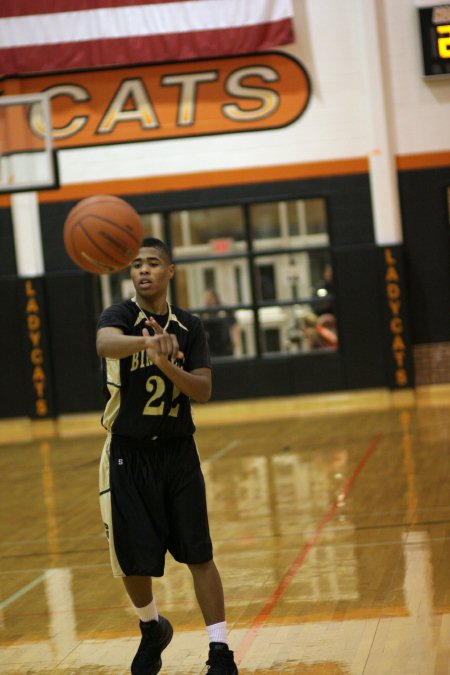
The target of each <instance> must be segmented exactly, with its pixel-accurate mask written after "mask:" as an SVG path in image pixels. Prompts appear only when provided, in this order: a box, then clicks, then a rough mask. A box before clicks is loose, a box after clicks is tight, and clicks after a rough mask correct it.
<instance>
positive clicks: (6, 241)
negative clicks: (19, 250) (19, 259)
mask: <svg viewBox="0 0 450 675" xmlns="http://www.w3.org/2000/svg"><path fill="white" fill-rule="evenodd" d="M10 274H11V275H12V274H16V249H15V246H14V234H13V226H12V220H11V211H10V210H9V209H0V276H2V277H3V276H8V275H10Z"/></svg>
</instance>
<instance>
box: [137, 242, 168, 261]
mask: <svg viewBox="0 0 450 675" xmlns="http://www.w3.org/2000/svg"><path fill="white" fill-rule="evenodd" d="M142 246H145V247H148V248H156V249H158V251H161V252H162V253H164V255H165V256H166V258H167V260H168V261H169V263H172V256H171V255H170V251H169V247H168V246H167V244H165V243H164V242H163V241H161V239H157V238H156V237H145V238H144V239H143V240H142V243H141V247H142Z"/></svg>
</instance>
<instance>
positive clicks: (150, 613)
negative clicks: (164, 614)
mask: <svg viewBox="0 0 450 675" xmlns="http://www.w3.org/2000/svg"><path fill="white" fill-rule="evenodd" d="M135 610H136V612H137V613H138V616H139V618H140V620H141V621H158V617H159V614H158V610H157V609H156V602H155V598H153V600H152V601H151V603H150V604H149V605H146V606H145V607H135Z"/></svg>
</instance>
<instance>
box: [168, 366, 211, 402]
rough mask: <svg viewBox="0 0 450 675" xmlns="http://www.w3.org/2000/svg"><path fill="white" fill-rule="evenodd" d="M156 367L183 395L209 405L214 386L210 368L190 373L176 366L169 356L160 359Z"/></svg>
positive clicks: (198, 369)
mask: <svg viewBox="0 0 450 675" xmlns="http://www.w3.org/2000/svg"><path fill="white" fill-rule="evenodd" d="M156 365H157V366H158V368H159V369H160V370H162V372H163V373H164V375H167V377H168V378H169V380H171V381H172V382H173V383H174V385H175V386H176V387H178V389H179V390H180V391H182V392H183V394H186V396H189V398H191V399H192V400H193V401H197V402H198V403H207V402H208V401H209V399H210V398H211V391H212V384H211V370H210V369H209V368H196V369H195V370H191V372H188V371H187V370H183V369H182V368H178V366H176V365H174V364H173V363H172V362H171V361H169V359H168V358H167V356H166V357H158V358H157V360H156Z"/></svg>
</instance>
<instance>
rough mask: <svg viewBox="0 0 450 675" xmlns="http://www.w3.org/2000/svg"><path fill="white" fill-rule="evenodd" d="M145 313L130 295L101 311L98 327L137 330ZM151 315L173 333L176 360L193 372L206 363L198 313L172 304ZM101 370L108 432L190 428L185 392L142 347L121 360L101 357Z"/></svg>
mask: <svg viewBox="0 0 450 675" xmlns="http://www.w3.org/2000/svg"><path fill="white" fill-rule="evenodd" d="M150 315H151V314H150V312H149V313H148V314H147V313H146V312H145V311H144V310H142V309H141V308H140V307H139V305H138V304H137V303H136V301H135V300H134V299H133V300H125V301H124V302H120V303H117V304H114V305H111V307H108V309H105V310H104V312H103V313H102V314H101V316H100V319H99V321H98V328H105V327H106V326H111V327H116V328H120V329H121V330H123V332H124V334H125V335H142V329H143V328H144V327H145V321H146V319H148V317H149V316H150ZM152 316H153V317H154V318H155V319H156V321H158V323H159V324H160V325H161V326H162V327H163V328H164V329H165V330H166V331H167V332H168V333H174V334H175V335H176V336H177V339H178V344H179V347H180V352H182V354H183V357H182V358H181V359H178V360H177V362H176V365H177V366H178V367H179V368H183V369H184V370H187V371H192V370H195V369H196V368H210V367H211V362H210V355H209V350H208V346H207V342H206V336H205V331H204V329H203V325H202V323H201V321H200V319H199V318H198V317H196V316H193V315H192V314H189V313H188V312H186V311H184V310H182V309H179V308H177V307H171V306H169V313H168V314H167V315H165V316H164V317H162V316H157V315H154V314H153V315H152ZM149 331H150V334H151V332H152V331H151V329H149ZM103 374H104V385H105V393H106V396H107V399H108V400H107V404H106V408H105V411H104V413H103V417H102V423H103V426H104V427H105V428H106V429H107V430H108V431H111V432H112V433H115V434H119V435H121V436H129V437H132V438H153V437H156V436H157V437H159V438H170V437H174V436H177V437H181V436H190V435H191V434H193V433H194V431H195V426H194V422H193V420H192V414H191V405H190V401H189V397H188V396H186V395H185V394H183V393H181V392H180V391H179V389H178V388H177V387H175V386H174V384H173V383H172V382H171V381H170V380H169V379H168V378H167V377H166V375H164V373H163V372H162V371H161V370H160V369H159V368H158V367H157V366H155V365H154V364H153V363H152V362H151V361H150V359H149V358H148V356H147V352H146V351H145V350H143V351H142V352H137V353H136V354H132V355H131V356H128V357H126V358H123V359H111V358H105V359H103Z"/></svg>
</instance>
